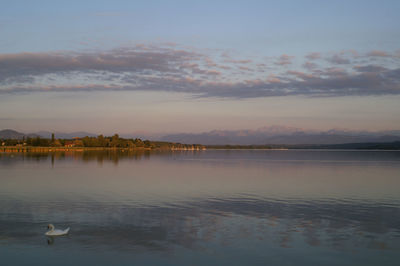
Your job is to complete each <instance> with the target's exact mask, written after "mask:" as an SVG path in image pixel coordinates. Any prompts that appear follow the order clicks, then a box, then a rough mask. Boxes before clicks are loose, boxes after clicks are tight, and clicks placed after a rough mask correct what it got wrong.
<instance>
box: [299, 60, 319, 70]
mask: <svg viewBox="0 0 400 266" xmlns="http://www.w3.org/2000/svg"><path fill="white" fill-rule="evenodd" d="M302 67H304V68H305V69H307V70H313V69H315V68H317V67H318V65H317V64H315V63H313V62H309V61H307V62H305V63H304V64H303V65H302Z"/></svg>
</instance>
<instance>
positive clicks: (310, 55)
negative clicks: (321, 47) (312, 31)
mask: <svg viewBox="0 0 400 266" xmlns="http://www.w3.org/2000/svg"><path fill="white" fill-rule="evenodd" d="M306 58H307V59H309V60H315V59H319V58H321V54H320V53H316V52H314V53H310V54H308V55H306Z"/></svg>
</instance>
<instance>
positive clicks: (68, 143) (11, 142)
mask: <svg viewBox="0 0 400 266" xmlns="http://www.w3.org/2000/svg"><path fill="white" fill-rule="evenodd" d="M0 143H1V145H2V146H34V147H102V148H127V149H135V148H146V149H204V146H203V145H199V144H194V145H192V144H181V143H172V142H163V141H150V140H141V139H140V138H135V139H133V138H130V139H126V138H121V137H120V136H119V135H118V134H114V135H113V136H103V135H98V136H97V137H89V136H86V137H83V138H75V139H57V138H55V136H54V134H52V136H51V138H50V139H48V138H42V137H39V136H37V137H27V138H23V139H1V140H0Z"/></svg>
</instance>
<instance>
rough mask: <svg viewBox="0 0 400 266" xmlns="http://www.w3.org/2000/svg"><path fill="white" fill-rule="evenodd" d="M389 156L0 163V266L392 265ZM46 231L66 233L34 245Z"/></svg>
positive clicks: (3, 158)
mask: <svg viewBox="0 0 400 266" xmlns="http://www.w3.org/2000/svg"><path fill="white" fill-rule="evenodd" d="M399 155H400V153H398V152H356V151H347V152H345V151H332V152H329V151H202V152H175V153H136V154H135V153H129V152H125V153H123V154H121V153H117V152H100V153H98V152H87V153H86V152H82V153H73V154H68V153H54V154H13V155H11V154H2V155H0V257H1V258H4V261H6V262H9V264H11V262H16V261H17V262H18V264H26V265H29V264H30V263H31V262H32V259H34V260H35V261H37V262H40V263H41V264H50V263H51V261H49V260H48V258H56V257H57V256H66V255H68V254H70V253H72V254H74V256H69V258H68V260H61V261H59V263H60V264H65V265H69V264H87V263H92V264H93V263H95V264H99V265H108V264H111V263H114V264H126V265H130V264H132V263H138V264H164V265H165V264H171V265H177V264H182V265H187V264H194V265H205V264H206V265H210V264H213V265H221V264H228V263H229V264H236V265H250V264H251V265H256V264H260V265H265V264H268V263H270V264H272V265H274V264H276V265H282V264H287V265H299V264H300V265H310V264H312V265H315V264H319V265H338V264H340V265H397V263H398V261H399V259H400V193H399V187H400V186H399V185H400V178H399V170H400V164H399V163H400V156H399ZM50 222H51V223H53V224H55V225H56V227H60V228H63V227H71V231H70V235H68V236H66V237H59V238H46V237H45V236H44V235H43V234H44V232H45V231H46V226H47V224H48V223H50ZM21 255H23V256H21ZM2 260H3V259H2Z"/></svg>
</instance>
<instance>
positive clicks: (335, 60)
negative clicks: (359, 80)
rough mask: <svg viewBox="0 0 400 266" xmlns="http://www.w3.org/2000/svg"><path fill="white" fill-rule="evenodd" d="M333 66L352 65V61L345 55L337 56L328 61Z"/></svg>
mask: <svg viewBox="0 0 400 266" xmlns="http://www.w3.org/2000/svg"><path fill="white" fill-rule="evenodd" d="M327 60H328V61H329V62H330V63H332V64H339V65H345V64H350V60H349V59H348V58H345V57H344V56H343V55H339V54H335V55H333V56H331V57H329V58H328V59H327Z"/></svg>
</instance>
